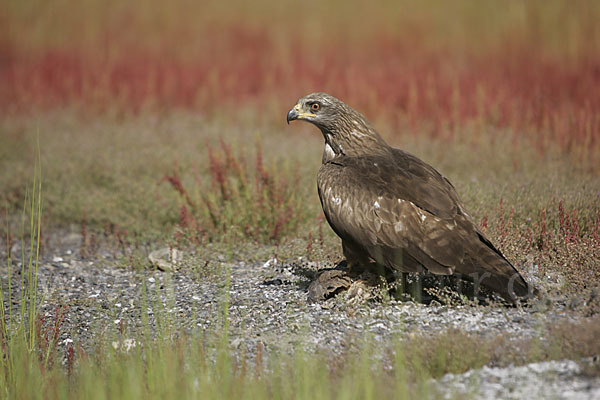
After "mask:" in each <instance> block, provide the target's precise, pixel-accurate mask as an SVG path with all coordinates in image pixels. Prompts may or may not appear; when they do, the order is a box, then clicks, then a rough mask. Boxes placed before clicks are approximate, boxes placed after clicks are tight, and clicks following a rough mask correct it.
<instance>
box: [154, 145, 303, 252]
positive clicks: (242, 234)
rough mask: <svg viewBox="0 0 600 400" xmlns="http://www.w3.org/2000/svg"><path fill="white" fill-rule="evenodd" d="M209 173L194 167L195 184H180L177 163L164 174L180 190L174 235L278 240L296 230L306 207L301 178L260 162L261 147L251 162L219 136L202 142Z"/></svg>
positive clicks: (190, 238) (198, 238) (194, 239)
mask: <svg viewBox="0 0 600 400" xmlns="http://www.w3.org/2000/svg"><path fill="white" fill-rule="evenodd" d="M206 149H207V153H208V160H209V162H208V164H209V165H208V171H209V173H208V174H207V175H208V176H207V177H205V175H201V174H199V173H198V172H197V171H196V174H195V179H194V184H193V185H187V186H186V185H184V184H183V182H182V179H181V177H180V172H179V169H178V168H177V166H176V167H175V169H174V171H173V174H172V175H171V176H167V177H165V178H164V181H167V182H169V183H170V184H171V187H173V188H174V189H175V190H176V191H177V193H178V194H179V195H180V196H179V197H180V199H181V204H180V206H179V218H178V225H177V231H176V237H177V239H179V240H183V241H187V242H192V243H202V242H204V241H218V240H235V239H238V238H246V239H250V240H253V241H256V242H262V243H273V242H274V243H278V242H279V241H280V240H281V239H282V238H284V237H286V236H288V235H293V234H294V233H296V231H297V229H298V227H299V224H300V223H301V222H302V221H303V220H304V217H305V215H304V214H305V213H306V210H305V209H304V207H303V206H302V203H301V201H300V198H299V197H298V196H297V192H298V183H299V179H297V178H298V177H297V176H295V177H294V179H293V180H289V179H288V177H289V176H292V174H290V173H289V172H288V173H285V172H284V171H281V170H280V169H279V168H277V167H276V166H273V167H270V168H269V167H267V166H265V165H264V163H263V156H262V151H261V149H260V147H258V148H257V150H256V159H255V162H254V163H253V164H251V163H249V162H247V161H246V160H245V158H244V157H242V156H236V155H235V154H234V152H233V150H232V149H231V147H230V146H229V145H228V144H226V143H225V142H224V141H222V140H221V141H220V144H219V148H218V149H213V147H212V146H210V144H208V143H207V145H206Z"/></svg>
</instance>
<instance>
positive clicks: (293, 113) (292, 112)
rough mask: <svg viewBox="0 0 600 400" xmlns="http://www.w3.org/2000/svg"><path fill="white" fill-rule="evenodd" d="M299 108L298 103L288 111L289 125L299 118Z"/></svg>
mask: <svg viewBox="0 0 600 400" xmlns="http://www.w3.org/2000/svg"><path fill="white" fill-rule="evenodd" d="M297 108H298V105H296V106H294V108H292V109H291V110H290V111H288V113H287V123H288V125H289V124H290V121H293V120H295V119H298V111H296V109H297Z"/></svg>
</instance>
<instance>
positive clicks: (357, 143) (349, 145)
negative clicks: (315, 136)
mask: <svg viewBox="0 0 600 400" xmlns="http://www.w3.org/2000/svg"><path fill="white" fill-rule="evenodd" d="M321 132H322V133H323V137H324V138H325V149H324V150H323V164H324V163H326V162H328V161H330V160H332V159H333V158H335V157H339V156H348V157H359V156H365V155H373V154H382V153H386V152H389V151H390V146H389V145H388V144H387V143H386V142H385V141H384V140H383V139H382V138H381V136H379V134H378V133H377V131H376V130H375V129H374V128H373V127H371V126H370V125H362V126H354V127H345V126H343V127H339V128H338V129H328V130H326V129H321Z"/></svg>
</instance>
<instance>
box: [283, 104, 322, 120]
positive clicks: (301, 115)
mask: <svg viewBox="0 0 600 400" xmlns="http://www.w3.org/2000/svg"><path fill="white" fill-rule="evenodd" d="M314 118H315V114H313V113H312V112H310V111H309V112H306V111H304V109H303V108H302V104H300V103H298V104H296V105H295V106H294V107H293V108H292V109H291V110H290V111H289V112H288V113H287V123H288V124H289V123H290V121H294V120H296V119H300V120H307V121H311V120H313V119H314Z"/></svg>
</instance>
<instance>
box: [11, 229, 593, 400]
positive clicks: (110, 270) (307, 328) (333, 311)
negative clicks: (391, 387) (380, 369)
mask: <svg viewBox="0 0 600 400" xmlns="http://www.w3.org/2000/svg"><path fill="white" fill-rule="evenodd" d="M56 248H57V250H56V251H55V252H53V253H51V254H46V256H45V257H44V260H43V262H42V263H41V264H40V267H39V272H38V276H39V291H40V293H42V294H43V299H44V300H43V305H42V310H43V315H44V316H45V318H46V320H47V321H52V320H53V318H54V314H55V313H56V310H57V306H58V305H61V304H68V305H69V309H68V310H67V312H66V313H65V320H64V324H63V329H62V334H61V338H60V340H61V342H62V343H67V342H69V341H71V340H74V341H76V342H79V343H81V344H82V345H83V346H84V347H85V346H88V345H90V344H92V343H94V342H95V341H96V340H98V337H102V336H103V335H100V336H98V334H97V332H104V333H105V335H111V334H114V333H115V332H118V331H121V332H122V333H123V334H122V335H121V336H120V337H121V338H129V337H134V336H135V331H136V330H138V329H141V328H142V327H143V323H142V318H141V312H140V310H141V309H143V308H144V307H147V309H148V310H149V314H150V322H151V323H152V324H154V325H155V326H156V324H157V323H158V321H156V320H155V319H154V318H153V316H154V314H153V311H155V310H157V308H160V307H164V309H165V311H166V315H168V316H169V318H168V321H167V323H169V324H171V325H173V326H175V327H176V328H178V329H180V328H181V329H184V330H186V331H188V332H214V331H219V330H220V329H222V326H223V314H224V309H225V305H226V304H228V316H229V335H230V337H231V341H232V345H233V346H234V347H243V348H245V349H247V350H248V353H249V354H252V353H253V352H254V350H255V349H256V348H257V347H258V346H260V347H261V348H262V349H264V350H265V352H266V353H267V354H268V353H269V352H271V351H275V350H277V351H284V352H291V351H293V349H294V348H296V347H297V345H299V344H301V345H303V346H304V348H306V349H307V350H326V351H329V352H333V353H337V354H341V353H344V352H346V351H348V350H352V349H353V348H355V347H358V346H359V345H360V344H361V343H363V342H364V339H365V338H369V339H370V341H371V342H372V343H373V342H374V343H382V344H385V343H387V342H390V341H392V340H393V339H396V338H402V337H406V335H412V334H415V333H423V332H425V333H427V332H432V333H435V332H443V331H446V330H448V329H452V328H456V329H461V330H463V331H466V332H469V333H475V334H479V335H483V336H486V335H490V336H494V337H495V336H497V335H505V336H506V335H508V336H510V338H511V339H514V340H519V339H523V338H527V337H532V336H535V335H539V334H540V329H539V327H540V326H541V324H544V323H552V322H554V321H560V320H564V319H571V320H572V319H575V318H582V317H577V316H575V315H574V314H573V313H569V312H568V311H567V310H565V309H564V307H563V308H561V307H556V306H555V307H553V309H552V310H550V311H548V310H546V311H544V312H538V311H536V308H535V307H529V308H526V309H522V308H505V307H478V308H475V307H467V306H452V307H449V306H443V305H439V304H437V305H436V304H430V305H424V304H415V303H413V302H399V301H387V302H380V301H364V300H362V301H361V300H360V299H359V297H355V298H353V299H349V298H348V297H347V296H344V295H338V296H336V297H335V298H332V299H329V300H327V301H324V302H316V303H311V302H309V301H308V300H307V291H306V287H307V284H308V282H309V278H308V277H307V276H308V275H310V271H309V270H310V269H311V268H312V267H313V266H312V265H311V264H309V263H302V262H298V263H293V264H282V263H279V262H278V261H277V260H276V259H269V260H265V261H264V262H262V263H258V264H248V263H244V262H239V263H233V264H232V263H226V262H225V261H223V262H220V263H218V265H217V266H213V272H212V273H211V274H203V273H199V272H198V271H197V270H192V269H190V268H185V262H182V267H181V268H180V269H179V270H178V271H176V272H172V273H166V272H161V271H158V270H148V269H147V270H145V271H142V272H136V271H132V270H128V269H127V268H123V267H118V266H117V262H116V261H114V260H111V258H110V256H109V255H107V254H106V255H105V256H101V257H99V258H98V259H95V260H93V261H86V260H81V259H80V257H79V256H78V254H79V248H78V244H77V238H76V235H71V237H67V238H65V239H64V240H63V241H62V242H61V245H59V246H56ZM47 253H49V252H47ZM190 259H193V256H190ZM184 260H185V258H184ZM195 264H196V265H198V264H200V265H201V264H202V263H198V262H197V260H195ZM18 269H19V268H17V267H16V266H15V268H14V270H15V271H16V270H18ZM0 271H1V272H2V279H3V280H5V279H6V265H5V266H4V267H3V269H0ZM307 271H308V272H309V273H307ZM13 277H14V278H18V274H16V273H15V274H14V275H13ZM224 277H229V279H228V280H229V285H227V284H225V283H224V282H226V281H227V279H223V278H224ZM144 288H145V289H144ZM145 292H147V293H148V295H144V293H145ZM158 299H160V302H159V301H158ZM357 299H358V300H357ZM13 307H18V304H17V303H16V302H14V301H13ZM109 337H110V336H109ZM121 340H123V339H121ZM131 343H132V342H131V341H126V339H125V340H123V341H122V342H121V345H123V346H127V344H131ZM580 372H581V371H580V370H579V366H578V364H577V363H575V362H573V361H561V362H549V363H541V364H530V365H526V366H523V367H517V368H509V369H497V368H483V369H481V370H472V371H469V372H467V373H465V374H462V375H447V376H444V377H443V378H442V379H440V380H439V382H440V384H442V385H449V386H450V387H452V388H453V389H452V390H451V391H449V392H447V393H459V394H460V393H469V394H470V395H473V396H474V397H475V398H532V397H534V398H535V397H546V396H548V395H551V396H555V397H557V398H600V379H598V378H594V379H591V378H587V377H585V376H584V375H583V374H581V373H580ZM472 383H475V385H474V387H475V388H477V392H476V393H475V392H473V391H472V387H473V385H472ZM513 386H514V388H517V387H518V388H519V389H518V390H517V389H514V388H513V389H511V387H513ZM527 388H529V389H527ZM529 390H531V391H529ZM445 392H446V391H445ZM561 396H562V397H561ZM578 396H579V397H578Z"/></svg>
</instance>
